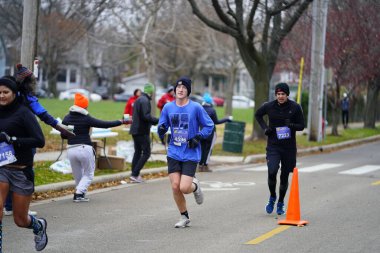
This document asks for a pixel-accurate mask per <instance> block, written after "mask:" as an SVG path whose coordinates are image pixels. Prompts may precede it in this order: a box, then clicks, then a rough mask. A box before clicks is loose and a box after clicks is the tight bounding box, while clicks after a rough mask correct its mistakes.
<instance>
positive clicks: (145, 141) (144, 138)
mask: <svg viewBox="0 0 380 253" xmlns="http://www.w3.org/2000/svg"><path fill="white" fill-rule="evenodd" d="M132 137H133V142H134V144H135V145H134V146H135V153H134V155H133V159H132V176H134V177H137V176H138V175H140V170H141V169H142V168H143V167H144V165H145V163H146V161H148V159H149V157H150V153H151V149H150V137H149V134H147V135H132Z"/></svg>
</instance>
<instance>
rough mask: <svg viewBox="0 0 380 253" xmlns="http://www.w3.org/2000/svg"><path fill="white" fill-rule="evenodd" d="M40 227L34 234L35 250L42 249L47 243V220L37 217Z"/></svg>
mask: <svg viewBox="0 0 380 253" xmlns="http://www.w3.org/2000/svg"><path fill="white" fill-rule="evenodd" d="M38 222H40V223H41V226H42V229H41V231H39V232H38V234H36V235H35V236H34V242H35V248H36V250H37V251H41V250H43V249H44V248H45V247H46V245H47V244H48V236H47V234H46V228H47V221H46V220H45V219H44V218H39V219H38Z"/></svg>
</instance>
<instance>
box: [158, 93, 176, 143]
mask: <svg viewBox="0 0 380 253" xmlns="http://www.w3.org/2000/svg"><path fill="white" fill-rule="evenodd" d="M174 99H175V97H174V87H173V86H169V88H168V91H167V92H166V93H165V94H164V95H162V97H161V98H160V99H159V100H158V103H157V108H158V109H160V112H162V109H163V108H164V105H166V104H167V103H169V102H172V101H174ZM167 139H168V140H169V139H170V134H168V136H167ZM160 140H161V143H162V144H163V145H166V143H165V136H163V137H162V138H161V137H160Z"/></svg>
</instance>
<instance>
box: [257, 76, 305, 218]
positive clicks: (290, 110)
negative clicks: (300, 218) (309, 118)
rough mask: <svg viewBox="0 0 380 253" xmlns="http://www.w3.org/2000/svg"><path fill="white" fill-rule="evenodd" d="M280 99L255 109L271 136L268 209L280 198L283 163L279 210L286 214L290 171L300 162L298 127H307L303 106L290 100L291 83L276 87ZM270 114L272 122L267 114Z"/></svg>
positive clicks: (277, 97) (267, 154)
mask: <svg viewBox="0 0 380 253" xmlns="http://www.w3.org/2000/svg"><path fill="white" fill-rule="evenodd" d="M275 95H276V99H275V100H273V101H271V102H266V103H264V104H263V105H261V107H260V108H259V109H257V111H256V113H255V118H256V120H257V122H258V123H259V124H260V126H261V128H262V129H263V130H264V131H265V135H267V136H268V141H267V148H266V157H267V165H268V187H269V191H270V197H269V201H268V204H267V205H266V207H265V209H266V212H267V213H268V214H270V213H272V212H273V209H274V204H275V202H276V199H277V194H276V183H277V173H278V170H279V168H280V163H281V175H280V189H279V198H278V202H277V211H276V212H277V214H278V215H282V214H284V213H285V210H284V198H285V194H286V191H287V189H288V178H289V173H290V172H293V169H294V167H295V166H296V156H297V146H296V131H302V130H303V129H304V127H305V125H304V116H303V112H302V108H301V106H300V105H299V104H297V103H296V102H294V101H292V100H289V99H288V96H289V86H288V84H286V83H279V84H277V85H276V87H275ZM264 115H267V116H268V124H267V123H265V121H264V119H263V117H264Z"/></svg>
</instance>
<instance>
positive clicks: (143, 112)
mask: <svg viewBox="0 0 380 253" xmlns="http://www.w3.org/2000/svg"><path fill="white" fill-rule="evenodd" d="M153 92H154V86H153V84H151V83H147V84H145V86H144V92H143V93H142V95H141V96H140V97H139V98H138V99H137V100H136V102H135V104H134V107H133V116H132V125H131V129H130V131H129V132H130V134H131V135H132V138H133V143H134V147H135V153H134V154H133V158H132V175H131V177H130V180H131V181H132V182H135V183H142V182H143V179H142V177H141V176H140V171H141V169H142V168H143V167H144V165H145V163H146V161H148V159H149V157H150V154H151V147H150V128H151V126H152V125H157V123H158V118H156V117H153V116H152V115H151V100H152V94H153Z"/></svg>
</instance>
